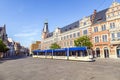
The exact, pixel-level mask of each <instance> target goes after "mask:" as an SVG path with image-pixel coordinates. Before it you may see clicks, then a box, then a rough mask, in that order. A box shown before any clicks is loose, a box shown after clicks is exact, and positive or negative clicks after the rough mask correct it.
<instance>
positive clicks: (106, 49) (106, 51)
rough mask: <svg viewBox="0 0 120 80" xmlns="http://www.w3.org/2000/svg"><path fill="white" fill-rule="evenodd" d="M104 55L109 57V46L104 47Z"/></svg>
mask: <svg viewBox="0 0 120 80" xmlns="http://www.w3.org/2000/svg"><path fill="white" fill-rule="evenodd" d="M104 56H105V58H109V50H108V48H107V47H105V48H104Z"/></svg>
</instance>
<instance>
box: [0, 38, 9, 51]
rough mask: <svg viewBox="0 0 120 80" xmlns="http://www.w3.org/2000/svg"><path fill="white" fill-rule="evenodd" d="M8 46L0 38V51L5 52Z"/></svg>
mask: <svg viewBox="0 0 120 80" xmlns="http://www.w3.org/2000/svg"><path fill="white" fill-rule="evenodd" d="M8 50H9V48H7V46H6V45H5V44H4V43H3V41H2V40H0V52H7V51H8Z"/></svg>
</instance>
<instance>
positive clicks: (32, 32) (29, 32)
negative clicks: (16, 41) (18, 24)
mask: <svg viewBox="0 0 120 80" xmlns="http://www.w3.org/2000/svg"><path fill="white" fill-rule="evenodd" d="M37 34H39V31H38V30H24V31H22V32H21V33H18V34H15V35H14V36H15V37H32V36H35V35H37Z"/></svg>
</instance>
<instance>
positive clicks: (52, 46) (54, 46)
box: [50, 43, 61, 49]
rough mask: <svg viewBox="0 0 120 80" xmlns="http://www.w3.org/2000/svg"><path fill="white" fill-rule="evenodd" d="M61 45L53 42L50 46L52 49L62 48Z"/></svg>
mask: <svg viewBox="0 0 120 80" xmlns="http://www.w3.org/2000/svg"><path fill="white" fill-rule="evenodd" d="M60 48H61V47H60V46H59V45H58V44H57V43H53V44H51V46H50V49H60Z"/></svg>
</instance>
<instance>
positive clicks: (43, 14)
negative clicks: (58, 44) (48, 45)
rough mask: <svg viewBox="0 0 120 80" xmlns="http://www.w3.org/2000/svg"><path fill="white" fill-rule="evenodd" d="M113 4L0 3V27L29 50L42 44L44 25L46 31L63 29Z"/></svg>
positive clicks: (93, 0) (79, 0)
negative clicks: (31, 46) (35, 42)
mask: <svg viewBox="0 0 120 80" xmlns="http://www.w3.org/2000/svg"><path fill="white" fill-rule="evenodd" d="M117 1H118V2H120V0H117ZM112 2H113V0H0V26H2V25H4V24H6V28H7V34H8V37H11V38H12V39H13V40H15V41H18V42H20V43H21V44H22V45H23V46H26V47H28V46H29V45H30V44H31V43H32V42H34V41H36V40H41V31H42V29H43V25H44V21H45V20H48V23H49V30H50V31H53V30H54V29H55V28H56V27H63V26H65V25H68V24H70V23H72V22H75V21H77V20H79V19H81V18H82V17H85V16H89V15H91V14H92V13H93V10H94V9H97V11H100V10H102V9H105V8H108V7H109V6H110V5H111V4H112Z"/></svg>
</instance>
